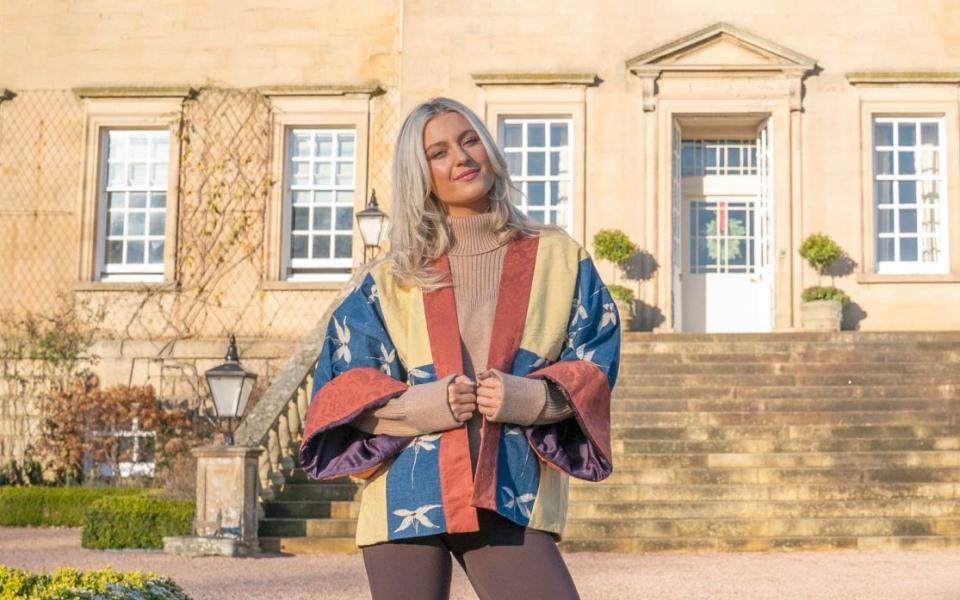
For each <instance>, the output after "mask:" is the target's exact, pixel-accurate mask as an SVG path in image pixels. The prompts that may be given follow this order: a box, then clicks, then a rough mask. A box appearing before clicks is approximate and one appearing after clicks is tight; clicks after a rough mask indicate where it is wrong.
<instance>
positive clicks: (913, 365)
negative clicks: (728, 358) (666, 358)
mask: <svg viewBox="0 0 960 600" xmlns="http://www.w3.org/2000/svg"><path fill="white" fill-rule="evenodd" d="M745 361H749V359H745ZM649 364H650V363H645V362H639V361H635V360H626V359H624V360H622V361H621V363H620V369H621V372H622V373H623V374H624V375H637V376H642V375H644V374H646V373H648V372H650V371H651V369H650V368H649ZM958 368H960V364H957V363H953V362H941V361H939V360H938V361H929V360H924V361H918V362H890V361H887V362H879V361H878V362H800V363H793V362H788V361H783V362H758V363H754V362H740V363H737V362H675V363H673V362H672V363H662V364H660V363H658V364H657V366H656V370H655V374H656V375H688V374H690V375H726V374H742V375H819V374H834V375H845V374H853V375H866V374H873V373H876V374H884V375H886V374H890V373H904V374H946V375H953V374H955V373H956V372H957V369H958Z"/></svg>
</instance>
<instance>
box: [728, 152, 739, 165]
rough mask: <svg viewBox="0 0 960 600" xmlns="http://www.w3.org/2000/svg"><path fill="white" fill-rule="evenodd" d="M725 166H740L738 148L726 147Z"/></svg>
mask: <svg viewBox="0 0 960 600" xmlns="http://www.w3.org/2000/svg"><path fill="white" fill-rule="evenodd" d="M727 166H730V167H739V166H740V148H728V149H727Z"/></svg>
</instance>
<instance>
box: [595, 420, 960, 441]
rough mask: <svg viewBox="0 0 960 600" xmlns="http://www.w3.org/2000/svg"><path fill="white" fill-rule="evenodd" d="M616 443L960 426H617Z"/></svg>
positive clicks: (895, 433) (854, 434) (888, 433)
mask: <svg viewBox="0 0 960 600" xmlns="http://www.w3.org/2000/svg"><path fill="white" fill-rule="evenodd" d="M611 436H612V437H613V439H615V440H788V439H800V440H838V439H851V438H862V439H893V438H909V439H917V438H944V437H958V436H960V426H958V425H838V426H834V425H789V426H779V425H727V426H724V427H712V426H709V425H691V426H689V427H640V426H637V425H633V424H623V423H618V422H614V423H613V425H612V427H611Z"/></svg>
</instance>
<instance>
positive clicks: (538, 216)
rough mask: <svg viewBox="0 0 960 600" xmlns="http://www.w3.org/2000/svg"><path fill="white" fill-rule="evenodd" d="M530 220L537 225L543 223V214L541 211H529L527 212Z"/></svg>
mask: <svg viewBox="0 0 960 600" xmlns="http://www.w3.org/2000/svg"><path fill="white" fill-rule="evenodd" d="M527 214H528V215H529V216H530V218H531V219H533V220H534V221H537V222H538V223H544V222H545V221H544V220H543V219H544V214H543V211H542V210H531V211H529V212H527Z"/></svg>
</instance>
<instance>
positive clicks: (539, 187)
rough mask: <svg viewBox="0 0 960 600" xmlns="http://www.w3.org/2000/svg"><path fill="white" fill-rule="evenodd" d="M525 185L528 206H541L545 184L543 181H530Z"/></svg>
mask: <svg viewBox="0 0 960 600" xmlns="http://www.w3.org/2000/svg"><path fill="white" fill-rule="evenodd" d="M527 185H528V187H527V204H529V205H530V206H543V203H544V194H545V193H546V189H545V188H546V184H545V183H544V182H543V181H531V182H530V183H529V184H527Z"/></svg>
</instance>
